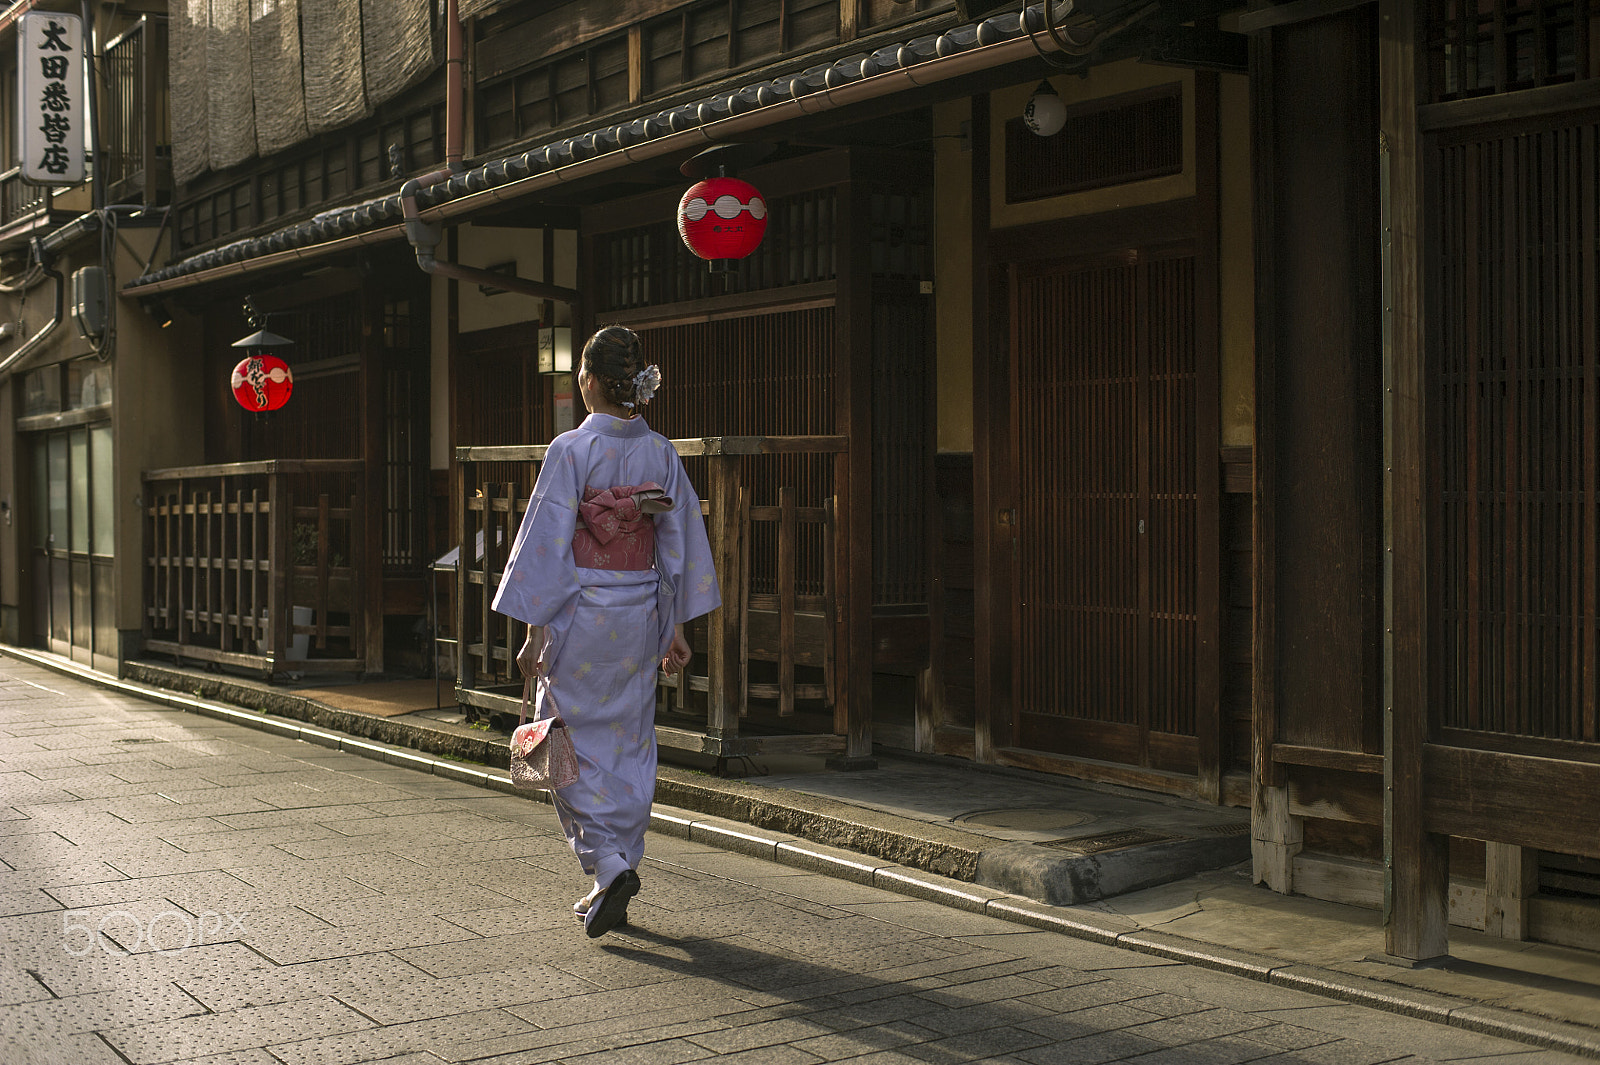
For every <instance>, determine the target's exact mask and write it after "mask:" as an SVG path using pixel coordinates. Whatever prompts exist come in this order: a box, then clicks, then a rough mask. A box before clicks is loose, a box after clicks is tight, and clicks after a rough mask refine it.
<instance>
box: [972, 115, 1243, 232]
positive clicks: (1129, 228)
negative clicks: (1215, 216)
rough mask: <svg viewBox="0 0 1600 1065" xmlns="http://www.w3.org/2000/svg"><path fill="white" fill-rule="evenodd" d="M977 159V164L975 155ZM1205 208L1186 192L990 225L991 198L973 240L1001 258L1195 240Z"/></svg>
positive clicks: (976, 137)
mask: <svg viewBox="0 0 1600 1065" xmlns="http://www.w3.org/2000/svg"><path fill="white" fill-rule="evenodd" d="M1213 121H1214V119H1213ZM973 129H974V132H973V138H974V139H973V154H974V155H977V154H978V151H979V148H978V144H979V140H980V135H979V132H978V130H977V126H976V125H974V127H973ZM985 154H987V152H986V153H985ZM973 165H974V166H976V165H977V160H976V159H974V160H973ZM985 187H987V182H986V183H985ZM1200 209H1201V208H1200V205H1199V204H1198V203H1197V202H1196V200H1195V198H1193V197H1187V198H1185V199H1181V200H1172V201H1170V202H1167V203H1159V204H1150V205H1141V206H1138V207H1123V208H1120V209H1118V210H1115V211H1106V212H1104V213H1103V214H1095V215H1089V216H1087V217H1084V218H1062V219H1057V220H1055V221H1051V222H1043V223H1039V224H1036V225H1027V226H1011V227H1008V228H1006V229H996V230H992V231H991V230H990V229H989V228H988V205H987V202H986V203H985V204H984V207H983V210H984V230H983V232H982V233H981V234H976V235H975V237H974V240H978V239H980V238H981V241H982V244H983V246H984V247H986V248H987V251H988V258H989V260H990V261H993V262H997V263H998V262H1023V261H1026V260H1029V259H1059V258H1061V257H1062V256H1063V255H1066V254H1071V255H1075V256H1076V255H1084V256H1088V255H1095V254H1098V253H1100V252H1114V251H1122V250H1125V249H1127V248H1131V247H1140V248H1145V247H1150V248H1155V247H1158V246H1159V245H1161V244H1167V243H1183V242H1186V241H1191V240H1193V239H1194V238H1195V236H1196V233H1197V229H1196V219H1197V218H1198V217H1199V212H1200ZM977 210H978V203H977V193H976V190H974V194H973V211H974V213H976V212H977ZM976 253H977V248H974V255H976Z"/></svg>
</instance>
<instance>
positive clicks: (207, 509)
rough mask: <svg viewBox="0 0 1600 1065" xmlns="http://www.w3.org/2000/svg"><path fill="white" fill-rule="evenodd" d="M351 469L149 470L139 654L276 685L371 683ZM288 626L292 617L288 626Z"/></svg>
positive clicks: (247, 465)
mask: <svg viewBox="0 0 1600 1065" xmlns="http://www.w3.org/2000/svg"><path fill="white" fill-rule="evenodd" d="M363 469H364V466H363V464H362V462H361V461H360V460H302V461H287V460H269V461H265V462H239V463H228V464H223V465H213V466H185V467H178V468H172V469H163V470H150V471H147V472H146V473H145V474H144V484H145V492H144V495H145V624H144V636H145V648H146V650H149V651H154V652H157V653H161V654H170V655H173V656H174V657H176V658H177V659H178V661H179V662H182V661H184V660H193V661H202V662H216V663H220V664H224V665H229V666H236V667H241V668H244V669H251V670H259V671H261V672H262V674H263V675H265V676H267V677H268V678H271V677H272V676H274V675H276V674H281V673H289V672H301V673H313V672H362V673H364V672H373V671H374V670H373V669H372V668H371V666H372V663H371V660H370V659H369V652H370V651H373V650H377V651H381V648H378V649H373V648H368V647H367V646H366V642H367V641H366V631H367V626H366V625H365V624H364V623H363V619H362V617H361V616H360V615H361V611H362V610H363V604H364V603H365V602H366V598H365V596H364V594H363V592H364V589H366V588H367V586H368V584H369V582H371V581H374V580H378V579H379V575H378V574H377V572H376V571H375V566H374V562H375V560H373V559H369V558H367V557H366V555H367V552H366V551H365V550H364V544H365V541H366V537H365V535H364V534H363V530H364V529H365V528H366V522H367V521H368V520H369V517H370V516H369V515H368V514H367V512H366V508H365V507H364V506H363V503H362V500H361V496H360V493H359V486H360V484H361V475H362V471H363ZM296 615H299V616H298V617H297V616H296Z"/></svg>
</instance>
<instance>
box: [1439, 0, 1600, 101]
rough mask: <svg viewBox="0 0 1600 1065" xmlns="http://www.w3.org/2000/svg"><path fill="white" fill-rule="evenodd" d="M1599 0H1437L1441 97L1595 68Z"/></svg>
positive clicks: (1572, 76)
mask: <svg viewBox="0 0 1600 1065" xmlns="http://www.w3.org/2000/svg"><path fill="white" fill-rule="evenodd" d="M1597 15H1600V10H1597V8H1596V5H1595V3H1594V0H1496V2H1493V3H1490V2H1486V0H1430V3H1429V4H1428V6H1427V9H1426V19H1427V21H1426V34H1427V46H1426V47H1427V53H1428V87H1429V91H1430V95H1431V97H1432V98H1433V99H1434V100H1435V101H1442V100H1455V99H1460V98H1462V97H1468V96H1481V95H1486V94H1491V93H1502V92H1511V91H1513V90H1516V89H1527V88H1533V87H1536V86H1540V85H1551V84H1556V83H1559V82H1566V81H1575V80H1576V81H1581V80H1584V79H1586V78H1590V77H1592V76H1593V70H1594V60H1593V57H1592V55H1591V49H1592V48H1593V44H1594V35H1595V31H1596V25H1595V21H1596V16H1597Z"/></svg>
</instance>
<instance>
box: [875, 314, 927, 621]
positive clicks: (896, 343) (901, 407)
mask: <svg viewBox="0 0 1600 1065" xmlns="http://www.w3.org/2000/svg"><path fill="white" fill-rule="evenodd" d="M929 318H930V307H929V305H928V300H927V298H926V297H923V296H918V295H906V296H889V295H886V294H883V293H880V294H878V295H877V296H876V297H875V298H874V300H873V305H872V541H873V543H872V558H873V565H872V603H873V606H874V607H879V606H891V607H896V608H901V609H906V608H913V607H920V608H922V609H924V610H925V609H926V608H927V603H928V559H927V555H928V552H927V538H926V537H923V536H918V535H916V532H917V531H918V530H921V529H923V528H924V527H925V525H926V522H927V520H928V454H929V451H930V446H929V443H928V437H929V433H930V431H931V426H930V425H929V418H928V413H929V411H928V407H929V403H928V400H929V389H930V387H931V385H932V375H931V374H930V373H929V362H930V360H929V351H928V348H929V344H928V334H929V324H930V323H929Z"/></svg>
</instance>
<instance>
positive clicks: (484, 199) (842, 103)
mask: <svg viewBox="0 0 1600 1065" xmlns="http://www.w3.org/2000/svg"><path fill="white" fill-rule="evenodd" d="M1037 55H1038V52H1037V51H1036V50H1035V48H1034V45H1033V43H1032V42H1031V41H1029V40H1028V38H1027V37H1021V38H1018V39H1016V40H1012V41H1004V42H1002V43H1000V44H991V45H980V46H979V47H977V48H974V49H972V50H970V51H966V52H958V53H956V54H955V55H949V56H940V57H937V58H934V59H929V60H927V61H926V62H924V63H920V64H918V65H916V66H914V67H910V68H907V69H900V70H890V71H885V72H883V73H880V74H873V75H872V76H870V77H866V78H862V79H861V80H859V81H853V82H848V83H846V84H844V85H841V86H839V87H837V88H825V89H822V90H820V91H818V92H815V93H810V94H808V95H805V96H796V97H793V98H791V99H788V100H783V101H780V102H778V103H771V104H767V105H765V106H761V107H757V108H756V109H755V110H752V111H746V112H745V113H744V114H739V115H730V116H729V117H727V118H720V119H715V120H713V121H711V122H707V123H705V124H704V125H699V126H695V127H693V128H690V129H686V130H683V131H681V132H677V133H669V134H666V135H664V136H661V137H656V138H655V139H653V140H649V141H646V142H644V143H643V144H637V145H634V146H632V147H628V148H622V149H619V150H617V151H612V152H608V153H606V154H604V155H598V156H596V157H594V158H593V159H585V160H583V161H581V162H574V163H568V164H567V165H565V166H559V167H556V168H554V169H552V170H549V171H546V172H545V173H543V174H535V175H531V176H529V177H525V178H521V179H520V180H516V181H512V182H509V183H507V184H504V185H499V186H496V187H494V188H490V189H485V190H483V191H482V192H471V193H468V194H466V195H465V196H459V197H457V198H455V199H453V200H449V201H447V202H445V203H442V204H440V205H438V206H437V207H430V208H425V209H423V210H422V211H421V217H422V219H423V220H424V221H447V220H450V219H456V218H460V217H461V216H462V215H465V214H470V213H471V212H474V211H477V210H480V209H482V208H485V207H490V206H493V205H496V204H500V203H504V202H506V201H507V200H513V199H518V198H520V197H523V196H529V195H532V194H533V193H536V192H542V191H544V190H546V189H552V188H558V187H560V186H562V185H567V184H571V183H572V182H575V181H583V180H586V179H588V178H592V177H595V176H597V175H600V174H604V173H606V172H607V171H609V170H614V169H616V168H617V167H620V166H625V165H627V164H629V163H642V162H647V161H649V160H651V159H659V158H661V157H662V156H666V155H681V154H689V155H692V154H694V153H696V152H698V151H700V150H702V149H703V148H706V147H708V146H710V145H712V144H722V143H725V142H728V141H732V140H735V139H737V138H739V137H741V136H744V135H745V134H748V133H754V132H756V131H758V130H762V129H765V128H766V127H768V126H772V125H775V124H777V123H779V122H784V121H788V120H789V119H795V118H802V117H805V116H808V115H817V114H823V113H825V112H828V111H834V110H837V109H839V108H841V107H849V106H851V105H853V104H859V103H865V102H867V101H869V100H877V99H880V98H882V97H884V96H889V95H892V94H894V93H897V92H902V91H905V90H908V89H916V88H922V87H924V86H927V85H936V84H938V83H939V82H941V81H949V80H950V79H952V78H959V77H964V76H966V75H968V74H975V73H978V72H979V71H983V70H988V69H990V68H991V67H998V66H1004V65H1005V64H1007V63H1012V62H1016V61H1017V60H1020V59H1026V58H1028V57H1029V56H1037Z"/></svg>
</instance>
